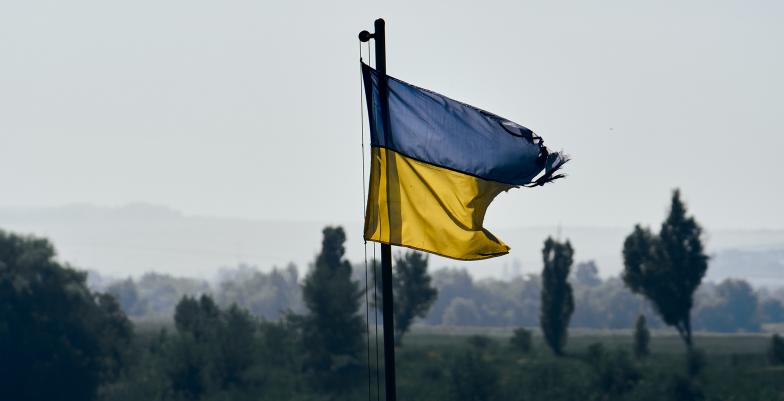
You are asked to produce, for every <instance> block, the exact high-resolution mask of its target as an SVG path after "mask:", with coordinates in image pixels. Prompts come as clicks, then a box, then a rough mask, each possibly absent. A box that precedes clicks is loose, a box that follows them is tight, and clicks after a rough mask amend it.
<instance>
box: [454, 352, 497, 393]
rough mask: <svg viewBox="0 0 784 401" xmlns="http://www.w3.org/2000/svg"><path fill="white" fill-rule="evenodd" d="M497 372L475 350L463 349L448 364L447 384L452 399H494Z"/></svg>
mask: <svg viewBox="0 0 784 401" xmlns="http://www.w3.org/2000/svg"><path fill="white" fill-rule="evenodd" d="M499 381H500V380H499V373H498V370H497V369H496V367H495V366H493V364H490V363H488V362H487V361H485V360H484V359H483V358H482V355H481V354H480V353H479V352H477V351H475V350H469V351H464V352H462V353H460V354H459V355H457V357H455V358H454V359H453V360H452V363H451V364H450V366H449V384H450V390H451V391H450V392H451V397H450V399H452V400H457V401H463V400H465V401H486V400H495V399H496V392H497V388H498V382H499Z"/></svg>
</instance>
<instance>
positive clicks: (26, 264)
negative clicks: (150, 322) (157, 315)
mask: <svg viewBox="0 0 784 401" xmlns="http://www.w3.org/2000/svg"><path fill="white" fill-rule="evenodd" d="M86 276H87V275H86V274H85V273H83V272H78V271H76V270H73V269H71V268H70V267H68V266H63V265H61V264H60V263H58V262H57V261H56V260H55V250H54V247H53V246H52V245H51V244H50V243H49V241H47V240H45V239H40V238H33V237H23V236H18V235H14V234H7V233H5V232H3V231H2V230H0V399H2V400H51V401H57V400H92V399H94V398H95V396H96V391H97V388H98V386H99V385H100V384H101V383H103V382H105V381H107V380H109V379H111V378H113V377H114V376H115V375H116V374H117V373H118V372H119V370H120V367H121V366H122V362H123V359H124V357H125V354H126V353H127V349H128V346H129V343H130V339H131V336H132V334H133V333H132V327H131V324H130V322H129V321H128V319H127V317H126V316H125V314H124V313H123V312H122V310H121V309H120V307H119V305H118V304H117V302H116V301H115V300H114V298H112V297H111V296H109V295H105V294H96V293H93V292H91V291H90V290H89V289H88V288H87V284H86Z"/></svg>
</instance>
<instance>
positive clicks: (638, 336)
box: [634, 315, 651, 359]
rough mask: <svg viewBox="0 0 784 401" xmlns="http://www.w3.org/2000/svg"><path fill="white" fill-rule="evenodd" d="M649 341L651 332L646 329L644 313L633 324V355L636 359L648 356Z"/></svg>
mask: <svg viewBox="0 0 784 401" xmlns="http://www.w3.org/2000/svg"><path fill="white" fill-rule="evenodd" d="M650 342H651V332H650V331H648V323H647V322H646V320H645V315H640V316H639V317H637V323H635V325H634V356H635V357H637V358H638V359H642V358H645V357H646V356H648V354H650V349H649V344H650Z"/></svg>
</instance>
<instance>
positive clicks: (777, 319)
mask: <svg viewBox="0 0 784 401" xmlns="http://www.w3.org/2000/svg"><path fill="white" fill-rule="evenodd" d="M759 315H760V320H761V322H762V323H781V322H784V306H782V305H781V302H780V301H779V300H777V299H766V300H765V301H763V302H762V303H761V304H760V306H759Z"/></svg>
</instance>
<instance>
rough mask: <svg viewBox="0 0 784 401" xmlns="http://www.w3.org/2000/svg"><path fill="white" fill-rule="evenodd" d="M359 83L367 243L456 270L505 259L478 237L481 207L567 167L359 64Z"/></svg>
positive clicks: (509, 128)
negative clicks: (365, 129)
mask: <svg viewBox="0 0 784 401" xmlns="http://www.w3.org/2000/svg"><path fill="white" fill-rule="evenodd" d="M362 77H363V82H364V87H365V95H366V97H367V107H368V116H369V122H370V144H371V157H370V185H369V192H368V199H367V209H366V211H365V230H364V231H365V233H364V235H365V239H366V240H369V241H376V242H380V243H384V244H391V245H399V246H405V247H409V248H413V249H418V250H422V251H426V252H430V253H435V254H438V255H442V256H446V257H449V258H453V259H460V260H477V259H486V258H491V257H494V256H500V255H503V254H506V253H508V252H509V247H508V246H507V245H506V244H504V243H503V241H501V240H500V239H498V238H496V237H495V236H494V235H493V234H491V233H490V232H489V231H487V230H485V229H484V227H482V223H483V220H484V217H485V212H486V211H487V208H488V206H489V205H490V203H491V202H492V201H493V199H494V198H495V197H496V196H497V195H498V194H499V193H501V192H504V191H507V190H509V189H511V188H516V187H519V186H538V185H543V184H545V183H547V182H549V181H552V180H554V179H557V178H560V177H562V176H563V175H562V174H556V173H557V172H558V170H559V169H560V167H561V166H562V165H563V164H564V163H566V161H567V158H566V157H565V156H563V155H562V154H560V153H555V152H550V151H548V150H547V148H546V147H545V146H544V142H543V141H542V138H541V137H539V136H537V135H536V134H534V133H533V132H532V131H531V130H529V129H528V128H525V127H523V126H521V125H519V124H516V123H514V122H511V121H509V120H506V119H504V118H501V117H499V116H497V115H495V114H492V113H489V112H486V111H484V110H480V109H478V108H476V107H473V106H469V105H467V104H464V103H461V102H458V101H455V100H452V99H450V98H448V97H446V96H443V95H440V94H438V93H435V92H432V91H429V90H426V89H422V88H418V87H416V86H413V85H410V84H408V83H406V82H403V81H401V80H398V79H395V78H393V77H390V76H386V77H384V76H381V75H380V74H379V73H378V72H377V71H375V70H374V69H372V68H371V67H369V66H368V65H366V64H364V63H362ZM382 79H383V80H384V81H386V89H385V90H384V89H383V87H382V85H380V84H381V83H382V82H383V81H382Z"/></svg>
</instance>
